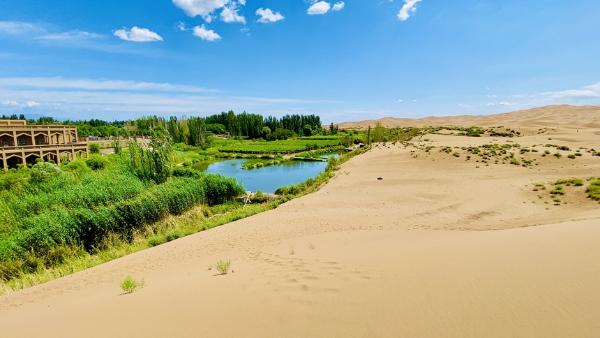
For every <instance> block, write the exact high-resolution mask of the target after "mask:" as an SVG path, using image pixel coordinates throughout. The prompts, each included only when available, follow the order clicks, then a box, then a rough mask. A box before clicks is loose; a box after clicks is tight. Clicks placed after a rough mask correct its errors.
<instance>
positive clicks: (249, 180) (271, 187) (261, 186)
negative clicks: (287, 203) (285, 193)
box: [206, 156, 329, 193]
mask: <svg viewBox="0 0 600 338" xmlns="http://www.w3.org/2000/svg"><path fill="white" fill-rule="evenodd" d="M328 157H329V156H328ZM244 161H245V160H227V161H222V162H217V163H212V164H211V165H209V166H208V168H207V169H206V173H209V174H221V175H223V176H228V177H233V178H235V179H237V180H238V182H240V184H241V185H242V186H243V187H244V188H245V189H246V190H247V191H253V192H256V191H262V192H265V193H273V192H275V190H277V188H280V187H283V186H287V185H293V184H298V183H301V182H304V181H306V180H307V179H309V178H311V177H316V176H318V175H319V174H320V173H322V172H323V171H325V168H326V167H327V162H317V161H311V162H305V161H294V162H291V163H286V164H283V165H273V166H268V167H262V168H257V169H252V170H245V169H242V163H244Z"/></svg>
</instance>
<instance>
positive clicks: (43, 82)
mask: <svg viewBox="0 0 600 338" xmlns="http://www.w3.org/2000/svg"><path fill="white" fill-rule="evenodd" d="M0 87H10V88H18V89H22V88H27V89H47V88H52V89H77V90H85V91H99V90H100V91H101V90H115V91H153V92H179V93H205V92H214V90H210V89H206V88H202V87H196V86H187V85H175V84H171V83H167V82H163V83H158V82H139V81H123V80H90V79H65V78H62V77H1V78H0Z"/></svg>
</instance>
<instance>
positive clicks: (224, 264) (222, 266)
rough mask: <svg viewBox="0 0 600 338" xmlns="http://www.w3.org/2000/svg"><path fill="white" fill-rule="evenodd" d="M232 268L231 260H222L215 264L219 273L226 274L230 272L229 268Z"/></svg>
mask: <svg viewBox="0 0 600 338" xmlns="http://www.w3.org/2000/svg"><path fill="white" fill-rule="evenodd" d="M230 268H231V261H230V260H220V261H218V262H217V264H215V269H216V270H217V272H218V273H219V275H226V274H228V273H229V269H230Z"/></svg>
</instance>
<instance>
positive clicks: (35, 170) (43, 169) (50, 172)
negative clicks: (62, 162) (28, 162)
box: [30, 162, 62, 183]
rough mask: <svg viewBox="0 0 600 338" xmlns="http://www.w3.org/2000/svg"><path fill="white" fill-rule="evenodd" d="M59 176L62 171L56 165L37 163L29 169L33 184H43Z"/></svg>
mask: <svg viewBox="0 0 600 338" xmlns="http://www.w3.org/2000/svg"><path fill="white" fill-rule="evenodd" d="M61 174H62V170H61V169H60V167H59V166H57V165H56V164H54V163H50V162H38V163H36V164H34V165H33V167H31V173H30V175H31V178H30V180H31V182H33V183H44V182H47V181H49V180H51V179H52V178H54V177H57V176H60V175H61Z"/></svg>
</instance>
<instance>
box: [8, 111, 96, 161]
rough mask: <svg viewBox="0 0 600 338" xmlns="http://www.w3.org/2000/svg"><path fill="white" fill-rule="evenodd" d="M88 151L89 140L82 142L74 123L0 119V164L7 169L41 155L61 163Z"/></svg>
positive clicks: (43, 158)
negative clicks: (39, 122) (72, 124)
mask: <svg viewBox="0 0 600 338" xmlns="http://www.w3.org/2000/svg"><path fill="white" fill-rule="evenodd" d="M87 154H88V147H87V142H79V139H78V136H77V128H75V127H69V126H64V125H27V121H24V120H0V166H2V168H4V169H8V168H14V167H16V166H17V165H19V164H33V163H35V162H36V161H37V160H38V159H42V160H44V161H53V162H55V163H60V162H61V161H65V160H72V159H74V158H75V157H76V156H77V155H86V156H87Z"/></svg>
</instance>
